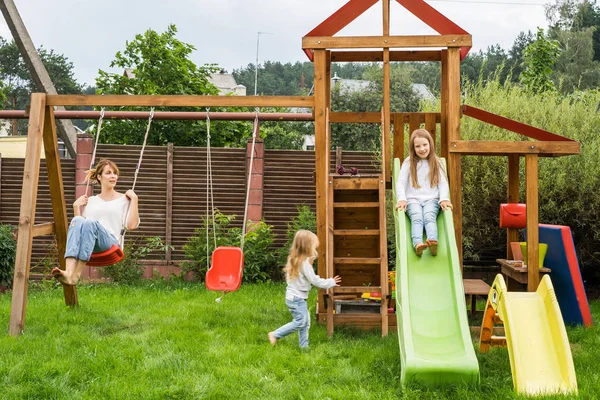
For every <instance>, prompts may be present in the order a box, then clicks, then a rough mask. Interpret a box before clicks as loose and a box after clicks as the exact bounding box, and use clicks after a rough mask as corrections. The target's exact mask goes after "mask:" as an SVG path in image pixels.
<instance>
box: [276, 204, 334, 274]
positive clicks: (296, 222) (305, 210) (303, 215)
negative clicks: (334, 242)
mask: <svg viewBox="0 0 600 400" xmlns="http://www.w3.org/2000/svg"><path fill="white" fill-rule="evenodd" d="M297 209H298V215H296V216H295V217H293V218H292V219H291V220H290V222H288V225H287V226H288V227H287V232H286V236H287V241H286V242H285V245H283V247H282V248H280V249H279V250H277V264H278V265H279V266H281V267H283V266H285V264H286V263H287V258H288V254H289V252H290V247H291V246H292V242H293V241H294V235H295V234H296V232H298V231H299V230H300V229H306V230H307V231H311V232H315V233H316V232H317V214H316V213H315V212H314V211H313V210H311V208H310V207H309V206H307V205H306V204H303V205H301V206H298V207H297ZM321 251H323V249H321ZM314 265H315V268H316V266H317V260H315V262H314Z"/></svg>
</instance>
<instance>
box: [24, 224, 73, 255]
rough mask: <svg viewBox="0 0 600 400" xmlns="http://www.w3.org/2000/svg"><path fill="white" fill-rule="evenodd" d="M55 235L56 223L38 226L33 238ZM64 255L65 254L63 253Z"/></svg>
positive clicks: (35, 227) (35, 228)
mask: <svg viewBox="0 0 600 400" xmlns="http://www.w3.org/2000/svg"><path fill="white" fill-rule="evenodd" d="M52 234H54V222H45V223H43V224H38V225H34V226H33V232H32V234H31V235H32V236H33V237H38V236H46V235H52ZM18 237H19V233H18V232H17V238H18ZM63 254H64V253H63Z"/></svg>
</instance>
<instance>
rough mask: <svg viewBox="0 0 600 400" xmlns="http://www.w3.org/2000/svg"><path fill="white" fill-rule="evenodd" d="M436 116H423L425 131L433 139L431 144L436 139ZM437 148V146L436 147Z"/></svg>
mask: <svg viewBox="0 0 600 400" xmlns="http://www.w3.org/2000/svg"><path fill="white" fill-rule="evenodd" d="M435 120H436V115H435V114H425V129H426V130H427V132H429V134H430V135H431V137H432V138H433V143H435V142H436V137H437V124H436V122H435ZM436 147H437V145H436Z"/></svg>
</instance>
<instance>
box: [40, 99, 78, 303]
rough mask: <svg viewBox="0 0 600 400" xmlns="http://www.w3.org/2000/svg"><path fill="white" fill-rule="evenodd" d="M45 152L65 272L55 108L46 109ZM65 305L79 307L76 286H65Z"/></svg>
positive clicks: (64, 215)
mask: <svg viewBox="0 0 600 400" xmlns="http://www.w3.org/2000/svg"><path fill="white" fill-rule="evenodd" d="M43 136H44V138H43V139H44V151H45V154H46V168H47V170H48V184H49V187H50V199H51V200H52V215H53V217H54V230H55V236H56V247H57V253H58V262H59V264H60V268H61V269H62V270H63V271H64V270H65V269H66V265H65V257H64V254H65V251H66V249H67V231H68V229H69V221H68V218H67V205H66V203H65V188H64V185H63V180H62V170H61V165H60V157H59V155H58V139H57V137H56V121H55V120H54V107H49V106H48V107H46V113H45V118H44V128H43ZM63 292H64V295H65V303H66V305H68V306H71V307H73V306H76V305H77V289H76V287H75V286H71V285H63Z"/></svg>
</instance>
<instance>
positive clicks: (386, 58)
mask: <svg viewBox="0 0 600 400" xmlns="http://www.w3.org/2000/svg"><path fill="white" fill-rule="evenodd" d="M389 35H390V0H383V36H389ZM390 110H391V109H390V49H389V47H385V48H384V49H383V121H382V127H381V129H382V130H383V141H382V142H381V153H382V154H383V157H382V158H383V164H384V169H383V170H382V171H383V172H384V176H383V178H384V180H385V182H391V181H392V175H391V169H392V168H391V165H392V163H391V162H390V152H391V150H392V149H391V144H390Z"/></svg>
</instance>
